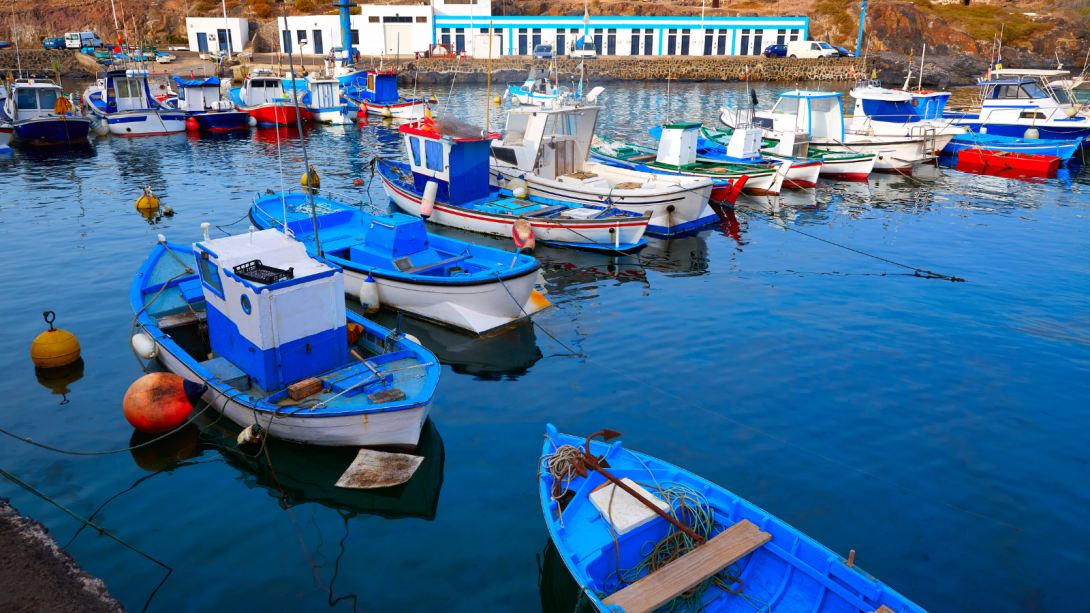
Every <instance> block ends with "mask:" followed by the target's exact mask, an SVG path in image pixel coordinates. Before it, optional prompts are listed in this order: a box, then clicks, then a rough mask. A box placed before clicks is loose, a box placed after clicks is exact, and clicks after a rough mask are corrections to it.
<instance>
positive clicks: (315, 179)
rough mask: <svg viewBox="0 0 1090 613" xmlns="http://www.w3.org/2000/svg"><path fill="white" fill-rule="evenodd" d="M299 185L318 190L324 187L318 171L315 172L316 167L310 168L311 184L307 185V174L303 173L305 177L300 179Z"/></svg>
mask: <svg viewBox="0 0 1090 613" xmlns="http://www.w3.org/2000/svg"><path fill="white" fill-rule="evenodd" d="M299 185H302V186H303V187H312V188H314V189H318V188H319V187H321V186H322V178H321V177H319V176H318V171H317V170H314V166H311V167H310V184H309V185H308V184H307V173H303V176H302V177H300V178H299Z"/></svg>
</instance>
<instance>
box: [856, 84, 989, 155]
mask: <svg viewBox="0 0 1090 613" xmlns="http://www.w3.org/2000/svg"><path fill="white" fill-rule="evenodd" d="M909 76H910V77H911V75H909ZM905 86H906V87H905V89H890V88H888V87H882V84H881V82H879V81H860V82H857V83H856V85H855V87H853V88H852V89H851V91H850V92H848V93H849V95H850V96H851V97H852V98H854V99H855V106H854V108H853V110H852V118H851V121H850V122H849V124H848V131H849V132H850V133H851V134H861V135H866V136H897V137H905V136H909V137H922V138H925V139H927V140H928V145H927V146H928V148H930V149H931V150H932V151H936V152H937V151H942V150H943V149H944V148H945V147H946V146H947V145H949V144H950V141H951V140H953V139H954V138H955V137H957V136H961V135H963V134H965V133H967V132H968V131H969V130H968V129H967V128H963V127H961V126H958V125H956V124H955V123H954V120H952V119H947V118H944V117H943V116H942V111H943V108H944V107H945V106H946V100H947V99H948V98H950V92H936V91H928V90H909V89H907V86H908V82H907V81H906V82H905Z"/></svg>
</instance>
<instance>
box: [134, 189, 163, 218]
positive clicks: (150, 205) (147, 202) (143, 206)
mask: <svg viewBox="0 0 1090 613" xmlns="http://www.w3.org/2000/svg"><path fill="white" fill-rule="evenodd" d="M136 210H137V211H140V212H141V213H144V212H147V211H157V210H159V199H158V198H156V197H155V194H153V193H151V186H150V185H145V186H144V195H143V196H140V197H139V198H137V199H136Z"/></svg>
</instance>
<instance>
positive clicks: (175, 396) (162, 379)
mask: <svg viewBox="0 0 1090 613" xmlns="http://www.w3.org/2000/svg"><path fill="white" fill-rule="evenodd" d="M206 389H208V386H207V385H201V384H199V383H193V382H192V381H187V380H185V379H183V378H181V377H179V376H178V375H175V374H172V373H168V372H153V373H150V374H147V375H144V376H143V377H140V378H139V379H137V380H136V381H134V382H133V384H132V385H130V386H129V391H127V392H125V400H124V401H123V402H122V405H121V406H122V409H123V410H124V411H125V419H127V420H128V421H129V423H130V424H132V426H133V427H134V428H136V429H137V430H139V431H141V432H151V433H154V432H166V431H167V430H173V429H174V428H177V427H178V426H180V425H182V423H183V422H185V420H186V418H187V417H189V413H190V412H191V411H193V403H195V402H196V401H197V400H198V399H199V398H200V397H201V394H203V393H204V391H205V390H206Z"/></svg>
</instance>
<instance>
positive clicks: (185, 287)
mask: <svg viewBox="0 0 1090 613" xmlns="http://www.w3.org/2000/svg"><path fill="white" fill-rule="evenodd" d="M178 289H179V290H181V292H182V297H183V298H185V301H186V302H188V303H189V304H193V303H194V302H200V301H202V300H204V290H203V289H202V288H201V280H200V279H189V280H187V281H182V282H181V283H179V284H178Z"/></svg>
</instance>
